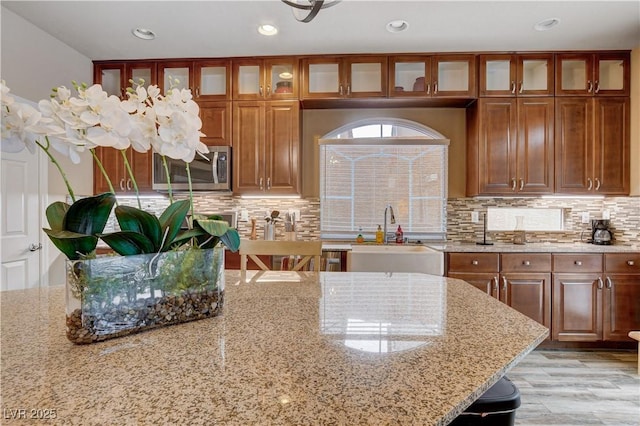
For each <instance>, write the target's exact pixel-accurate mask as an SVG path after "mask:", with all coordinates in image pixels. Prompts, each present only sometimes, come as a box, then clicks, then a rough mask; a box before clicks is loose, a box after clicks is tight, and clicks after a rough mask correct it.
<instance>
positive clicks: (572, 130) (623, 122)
mask: <svg viewBox="0 0 640 426" xmlns="http://www.w3.org/2000/svg"><path fill="white" fill-rule="evenodd" d="M555 102H556V120H555V121H556V132H555V150H556V154H555V162H556V179H555V181H556V192H557V193H566V194H591V195H595V194H603V195H628V194H629V188H630V187H629V185H630V181H629V179H630V136H629V120H630V113H629V107H630V102H629V98H601V99H589V98H579V97H575V98H556V100H555Z"/></svg>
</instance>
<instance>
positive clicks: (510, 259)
mask: <svg viewBox="0 0 640 426" xmlns="http://www.w3.org/2000/svg"><path fill="white" fill-rule="evenodd" d="M502 271H509V272H551V254H549V253H535V254H531V253H507V254H503V255H502Z"/></svg>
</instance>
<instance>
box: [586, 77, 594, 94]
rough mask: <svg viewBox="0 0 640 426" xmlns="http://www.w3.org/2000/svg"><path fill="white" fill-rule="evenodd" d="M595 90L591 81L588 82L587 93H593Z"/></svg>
mask: <svg viewBox="0 0 640 426" xmlns="http://www.w3.org/2000/svg"><path fill="white" fill-rule="evenodd" d="M592 90H593V83H592V82H591V80H589V81H587V92H588V93H591V91H592Z"/></svg>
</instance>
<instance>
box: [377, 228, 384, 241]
mask: <svg viewBox="0 0 640 426" xmlns="http://www.w3.org/2000/svg"><path fill="white" fill-rule="evenodd" d="M383 243H384V232H383V231H382V227H381V226H380V225H378V229H377V230H376V244H383Z"/></svg>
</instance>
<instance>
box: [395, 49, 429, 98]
mask: <svg viewBox="0 0 640 426" xmlns="http://www.w3.org/2000/svg"><path fill="white" fill-rule="evenodd" d="M389 69H390V73H389V96H391V97H394V98H395V97H398V98H400V97H416V96H431V58H430V57H429V56H393V57H391V58H389Z"/></svg>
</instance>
